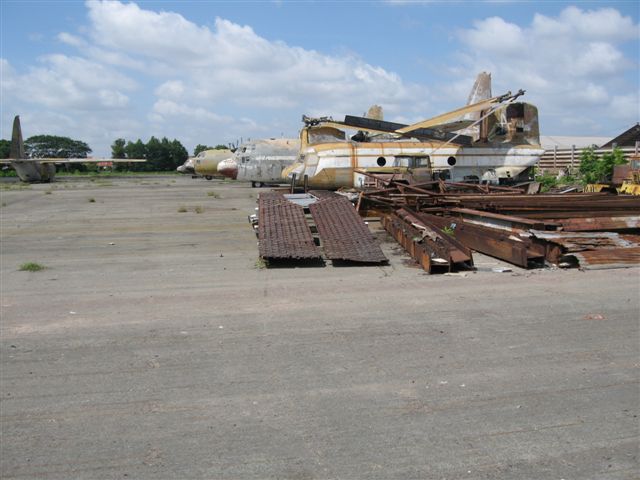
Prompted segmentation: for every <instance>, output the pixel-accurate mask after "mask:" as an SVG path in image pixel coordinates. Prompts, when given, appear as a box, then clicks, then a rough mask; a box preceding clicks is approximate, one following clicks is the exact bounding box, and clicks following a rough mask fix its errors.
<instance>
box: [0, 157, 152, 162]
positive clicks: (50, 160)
mask: <svg viewBox="0 0 640 480" xmlns="http://www.w3.org/2000/svg"><path fill="white" fill-rule="evenodd" d="M146 161H147V159H146V158H20V159H18V158H5V159H3V160H1V161H0V162H1V163H12V162H39V163H101V162H111V163H141V162H146Z"/></svg>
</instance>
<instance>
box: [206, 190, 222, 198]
mask: <svg viewBox="0 0 640 480" xmlns="http://www.w3.org/2000/svg"><path fill="white" fill-rule="evenodd" d="M207 197H213V198H220V194H218V193H217V192H214V191H210V192H207Z"/></svg>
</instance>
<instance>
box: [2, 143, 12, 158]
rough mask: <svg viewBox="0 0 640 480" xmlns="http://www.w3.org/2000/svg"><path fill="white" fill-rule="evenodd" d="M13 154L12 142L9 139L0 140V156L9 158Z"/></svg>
mask: <svg viewBox="0 0 640 480" xmlns="http://www.w3.org/2000/svg"><path fill="white" fill-rule="evenodd" d="M10 155H11V142H10V141H9V140H0V158H9V156H10Z"/></svg>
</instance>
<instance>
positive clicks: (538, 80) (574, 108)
mask: <svg viewBox="0 0 640 480" xmlns="http://www.w3.org/2000/svg"><path fill="white" fill-rule="evenodd" d="M639 31H640V30H639V26H638V25H636V24H634V23H633V21H632V20H631V18H630V17H624V16H622V15H621V14H620V12H618V11H617V10H615V9H611V8H601V9H598V10H582V9H580V8H578V7H573V6H572V7H567V8H565V9H564V10H563V11H562V12H561V13H560V14H559V15H558V16H557V17H549V16H545V15H541V14H535V15H534V17H533V19H532V21H531V24H530V25H528V26H520V25H516V24H514V23H511V22H507V21H505V20H504V19H502V18H499V17H492V18H487V19H485V20H480V21H477V22H475V23H474V26H473V28H470V29H467V30H462V31H460V32H459V35H458V38H459V39H460V40H461V41H462V44H463V46H464V47H465V52H464V53H463V54H462V55H461V56H460V58H461V60H462V62H463V68H466V69H467V70H469V71H472V72H475V71H479V70H481V69H488V70H490V71H492V73H493V80H494V92H495V93H502V91H503V90H507V89H511V90H515V89H517V88H525V89H526V90H528V94H527V96H526V97H525V99H526V100H527V101H530V102H533V103H536V104H537V105H538V107H539V109H540V116H541V128H542V131H543V132H550V131H551V133H557V131H554V130H553V129H558V130H561V129H562V128H563V126H567V125H571V124H572V123H573V124H575V125H578V124H580V125H583V126H585V125H587V124H588V126H589V128H594V129H595V130H594V131H593V132H591V131H584V132H578V133H583V134H589V133H599V132H597V128H600V129H601V130H602V129H603V127H605V126H606V125H607V123H610V122H615V123H616V124H617V125H620V124H623V123H625V122H626V123H629V124H631V123H633V122H636V121H637V119H638V115H637V111H636V112H632V111H631V109H629V108H617V109H614V108H612V105H613V103H614V102H615V103H617V104H619V103H620V100H615V99H616V98H618V97H620V94H621V93H626V92H629V91H632V92H634V93H633V94H631V96H632V97H634V98H637V93H638V90H639V89H640V86H639V85H638V81H637V68H638V64H637V59H629V58H627V57H625V55H624V53H623V46H624V43H625V42H628V41H633V40H634V39H636V41H637V38H638V36H639ZM634 71H635V73H636V74H635V82H634V80H633V78H632V77H633V75H631V74H632V72H634ZM627 74H629V75H628V76H627V77H625V75H627ZM468 80H470V76H469V78H468ZM623 97H624V98H629V96H628V95H623ZM580 115H589V116H591V117H594V118H597V119H598V120H597V121H596V122H591V123H589V122H586V123H585V122H578V123H576V122H567V121H565V120H564V119H563V117H567V116H580ZM571 133H576V131H571Z"/></svg>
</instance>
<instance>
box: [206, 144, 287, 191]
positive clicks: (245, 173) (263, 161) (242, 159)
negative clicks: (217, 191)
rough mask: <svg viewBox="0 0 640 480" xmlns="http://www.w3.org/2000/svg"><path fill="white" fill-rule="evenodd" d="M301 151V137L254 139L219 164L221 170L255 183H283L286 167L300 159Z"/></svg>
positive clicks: (240, 179) (231, 175) (220, 171)
mask: <svg viewBox="0 0 640 480" xmlns="http://www.w3.org/2000/svg"><path fill="white" fill-rule="evenodd" d="M299 150H300V141H299V140H298V139H286V138H279V139H264V140H254V141H251V142H248V143H246V144H244V145H241V146H240V147H239V148H238V150H236V152H235V154H234V156H233V158H232V160H230V161H225V162H222V163H221V164H220V165H219V167H218V172H219V173H222V174H223V175H225V176H227V177H229V178H234V179H236V180H239V181H245V182H251V183H252V184H253V185H255V184H273V183H281V182H282V181H283V179H282V172H283V170H284V169H285V168H287V167H289V166H290V165H292V164H293V163H294V162H295V161H296V160H297V159H298V155H299Z"/></svg>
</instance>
